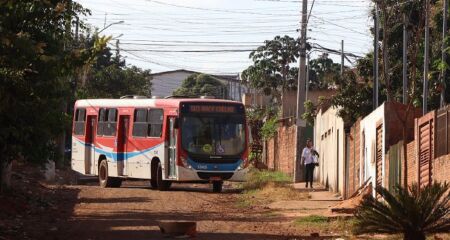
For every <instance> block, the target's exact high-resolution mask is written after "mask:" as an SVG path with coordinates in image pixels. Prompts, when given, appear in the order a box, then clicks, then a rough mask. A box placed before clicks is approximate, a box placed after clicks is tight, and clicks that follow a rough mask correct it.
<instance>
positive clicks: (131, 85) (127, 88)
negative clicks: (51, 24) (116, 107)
mask: <svg viewBox="0 0 450 240" xmlns="http://www.w3.org/2000/svg"><path fill="white" fill-rule="evenodd" d="M96 38H98V36H97V35H94V36H87V37H86V38H85V39H84V41H83V44H84V47H92V46H93V44H94V43H95V41H96ZM95 57H96V61H95V62H94V64H92V65H91V66H90V67H88V68H87V69H85V71H84V72H82V73H81V74H80V76H79V80H78V81H79V83H78V84H77V85H78V86H79V88H78V91H77V93H78V98H119V97H121V96H124V95H143V96H150V95H151V82H150V81H151V71H150V70H143V69H140V68H138V67H136V66H127V65H126V62H125V60H124V59H123V58H122V56H121V55H120V48H119V47H118V46H117V47H116V52H115V53H114V54H113V52H112V50H111V48H109V47H105V48H104V49H102V50H101V51H99V52H98V53H97V54H96V56H95Z"/></svg>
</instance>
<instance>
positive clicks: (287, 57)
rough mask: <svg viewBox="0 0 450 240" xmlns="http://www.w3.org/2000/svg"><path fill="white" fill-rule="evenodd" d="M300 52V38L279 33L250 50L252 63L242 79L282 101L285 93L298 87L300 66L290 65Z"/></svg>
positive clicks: (279, 101)
mask: <svg viewBox="0 0 450 240" xmlns="http://www.w3.org/2000/svg"><path fill="white" fill-rule="evenodd" d="M299 53H300V41H299V40H298V39H294V38H292V37H289V36H284V37H280V36H276V37H275V38H274V39H273V40H266V41H265V42H264V45H263V46H260V47H258V48H257V49H256V50H255V51H252V52H251V53H250V56H249V57H250V58H251V59H252V61H253V65H251V66H249V67H248V68H247V69H246V70H244V71H243V73H242V78H243V80H244V81H245V82H246V83H247V85H249V86H251V87H253V88H255V89H258V90H261V91H262V92H263V93H264V94H266V95H267V96H269V95H270V96H272V97H273V98H274V99H276V100H277V102H278V103H281V98H282V95H283V93H284V92H285V91H286V90H289V89H295V86H296V83H297V78H296V76H298V75H297V73H296V72H298V68H291V66H290V64H292V63H295V62H296V61H297V59H298V57H299ZM295 69H296V71H295ZM293 70H294V71H293Z"/></svg>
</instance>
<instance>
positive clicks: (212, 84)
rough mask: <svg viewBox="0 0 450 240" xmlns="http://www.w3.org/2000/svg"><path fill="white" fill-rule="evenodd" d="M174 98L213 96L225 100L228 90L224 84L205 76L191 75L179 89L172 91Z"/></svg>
mask: <svg viewBox="0 0 450 240" xmlns="http://www.w3.org/2000/svg"><path fill="white" fill-rule="evenodd" d="M173 95H176V96H188V97H200V96H214V97H215V98H226V97H227V96H228V89H227V86H226V85H225V84H223V83H222V82H221V81H219V80H218V79H217V78H214V77H212V76H210V75H207V74H198V73H196V74H192V75H191V76H189V77H187V78H186V79H185V80H183V82H182V84H181V87H179V88H177V89H176V90H175V91H173Z"/></svg>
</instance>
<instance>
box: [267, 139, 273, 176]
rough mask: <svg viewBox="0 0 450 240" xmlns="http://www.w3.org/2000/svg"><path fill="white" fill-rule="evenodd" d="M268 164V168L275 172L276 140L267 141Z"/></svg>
mask: <svg viewBox="0 0 450 240" xmlns="http://www.w3.org/2000/svg"><path fill="white" fill-rule="evenodd" d="M266 146H267V148H266V164H267V168H268V169H271V170H274V169H275V160H274V159H275V139H274V138H272V139H269V140H267V141H266Z"/></svg>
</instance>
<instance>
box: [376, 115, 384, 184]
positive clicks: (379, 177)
mask: <svg viewBox="0 0 450 240" xmlns="http://www.w3.org/2000/svg"><path fill="white" fill-rule="evenodd" d="M375 154H376V155H375V163H376V186H383V124H380V125H378V127H377V136H376V145H375Z"/></svg>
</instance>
